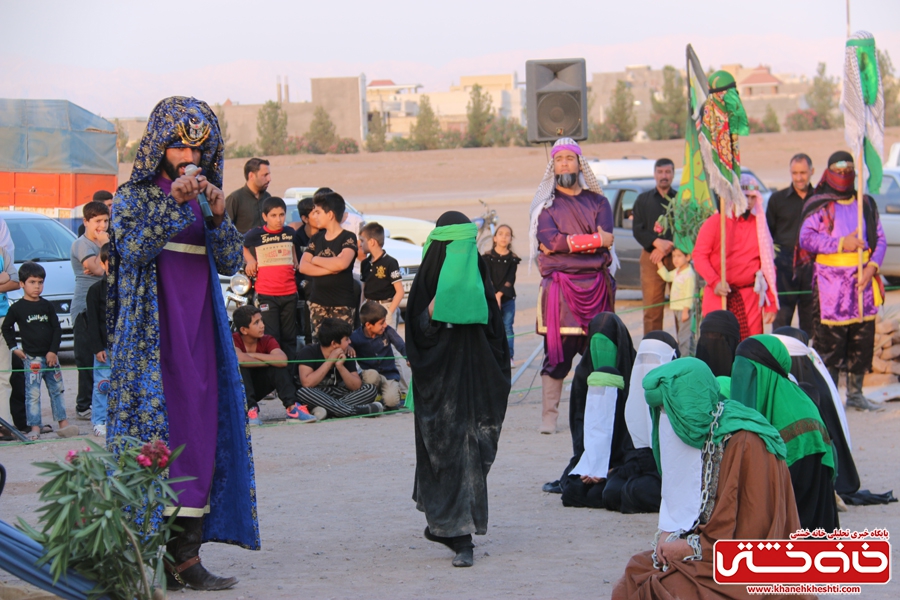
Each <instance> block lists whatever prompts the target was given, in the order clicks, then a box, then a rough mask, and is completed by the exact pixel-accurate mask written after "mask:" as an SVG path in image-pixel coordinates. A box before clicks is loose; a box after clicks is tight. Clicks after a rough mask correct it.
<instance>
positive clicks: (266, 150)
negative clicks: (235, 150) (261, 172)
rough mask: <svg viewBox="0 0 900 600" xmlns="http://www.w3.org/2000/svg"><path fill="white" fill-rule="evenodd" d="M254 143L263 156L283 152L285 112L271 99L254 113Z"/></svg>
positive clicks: (285, 127) (285, 134) (285, 129)
mask: <svg viewBox="0 0 900 600" xmlns="http://www.w3.org/2000/svg"><path fill="white" fill-rule="evenodd" d="M256 135H257V140H256V143H257V145H258V146H259V151H260V153H261V154H262V155H264V156H275V155H278V154H283V153H284V147H285V144H286V142H287V113H286V112H284V109H282V108H281V105H280V104H278V103H277V102H275V101H273V100H269V101H268V102H266V103H265V104H263V106H262V108H260V109H259V112H258V113H257V114H256Z"/></svg>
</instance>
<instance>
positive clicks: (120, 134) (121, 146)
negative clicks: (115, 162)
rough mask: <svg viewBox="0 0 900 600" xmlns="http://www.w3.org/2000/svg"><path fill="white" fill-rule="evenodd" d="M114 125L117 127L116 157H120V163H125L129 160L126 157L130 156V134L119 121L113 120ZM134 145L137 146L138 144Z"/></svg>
mask: <svg viewBox="0 0 900 600" xmlns="http://www.w3.org/2000/svg"><path fill="white" fill-rule="evenodd" d="M113 125H115V126H116V156H117V157H118V159H119V162H120V163H123V162H126V161H127V160H128V159H127V158H126V155H127V154H128V150H127V147H128V132H127V131H126V130H125V126H124V125H122V123H121V122H119V120H118V119H113ZM134 145H135V146H137V144H134ZM132 160H134V159H132Z"/></svg>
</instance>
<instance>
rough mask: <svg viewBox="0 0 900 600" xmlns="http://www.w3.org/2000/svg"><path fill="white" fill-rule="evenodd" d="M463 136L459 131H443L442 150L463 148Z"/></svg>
mask: <svg viewBox="0 0 900 600" xmlns="http://www.w3.org/2000/svg"><path fill="white" fill-rule="evenodd" d="M462 145H463V136H462V133H460V132H459V131H456V130H453V131H443V130H442V131H441V146H440V147H441V150H452V149H454V148H462Z"/></svg>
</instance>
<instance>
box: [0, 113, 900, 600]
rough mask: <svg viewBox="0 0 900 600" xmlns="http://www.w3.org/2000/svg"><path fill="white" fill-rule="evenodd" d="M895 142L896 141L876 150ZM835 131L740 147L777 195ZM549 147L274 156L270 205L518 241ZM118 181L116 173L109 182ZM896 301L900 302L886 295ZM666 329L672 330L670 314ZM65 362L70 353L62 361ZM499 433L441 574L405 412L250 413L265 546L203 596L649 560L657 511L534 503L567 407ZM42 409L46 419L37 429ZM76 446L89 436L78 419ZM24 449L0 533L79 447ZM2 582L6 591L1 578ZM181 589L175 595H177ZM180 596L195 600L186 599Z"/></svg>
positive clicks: (623, 299) (321, 590) (569, 574)
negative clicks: (428, 534)
mask: <svg viewBox="0 0 900 600" xmlns="http://www.w3.org/2000/svg"><path fill="white" fill-rule="evenodd" d="M886 138H887V139H886V143H887V144H888V145H889V144H890V143H892V142H894V141H900V128H897V129H893V130H890V131H889V132H888V135H887V136H886ZM843 146H844V143H843V139H842V133H841V132H839V131H832V132H811V133H803V134H792V135H777V134H768V135H759V136H752V137H750V138H748V140H747V141H746V142H745V143H744V146H743V148H744V153H745V154H744V157H745V158H744V161H745V164H747V165H749V166H752V167H753V168H754V169H755V170H756V171H757V173H758V174H759V175H760V176H761V177H762V178H763V179H764V180H765V181H766V182H767V183H769V184H771V185H775V184H779V185H785V184H786V183H787V181H788V175H787V168H786V165H787V162H788V160H789V158H790V156H791V155H792V154H794V153H795V152H799V151H806V152H808V153H810V154H811V155H812V158H813V161H814V163H815V164H816V165H822V164H823V163H824V161H825V159H826V158H827V156H828V154H830V152H831V151H832V149H837V148H840V147H843ZM682 151H683V150H682V144H681V142H678V141H672V142H657V143H651V144H615V145H602V146H601V145H598V146H588V147H587V149H586V154H589V155H593V156H600V157H607V158H613V157H620V156H622V155H624V154H632V153H637V154H641V155H645V156H647V157H650V158H656V157H659V156H662V155H668V156H671V157H673V158H675V159H676V162H680V161H679V160H678V159H680V157H681V153H682ZM544 152H545V151H544V149H543V148H539V149H533V148H523V149H519V148H510V149H473V150H454V151H434V152H419V153H400V154H388V153H386V154H376V155H366V154H361V155H357V156H341V157H332V156H316V157H311V156H305V155H304V156H293V157H277V158H275V159H274V160H273V174H274V181H273V184H272V189H271V191H272V192H273V193H276V194H277V193H281V192H282V191H283V190H284V189H285V188H287V187H291V186H318V185H329V186H331V187H333V188H335V189H337V190H338V191H340V192H341V193H343V194H345V197H346V198H347V199H348V200H350V201H351V202H354V203H359V205H360V208H362V209H363V210H366V211H370V212H371V211H375V210H377V211H378V212H380V213H391V214H404V215H407V216H414V217H422V218H430V219H435V218H437V216H439V215H440V214H441V213H442V212H443V211H445V210H450V209H456V210H463V211H465V212H467V213H469V214H470V216H476V214H477V212H478V207H477V201H478V199H479V198H483V199H487V200H489V201H490V202H491V204H492V205H496V208H497V209H498V212H499V214H500V218H501V222H508V223H510V224H511V225H512V227H513V229H514V230H515V231H516V233H517V235H518V236H519V240H518V242H519V252H520V253H521V254H525V253H526V250H525V248H526V247H527V245H526V244H525V243H524V240H525V237H526V235H527V220H528V205H529V203H530V200H531V195H532V194H533V193H534V187H535V186H536V185H537V182H538V180H539V179H540V176H541V174H542V173H543V169H544V167H545V166H546V157H545V154H544ZM242 164H243V161H229V162H228V163H227V167H226V185H225V189H226V192H230V191H231V190H233V189H235V188H236V187H238V186H239V185H241V184H242V181H241V180H242V177H241V173H240V168H241V166H242ZM121 175H122V176H123V177H126V176H127V169H125V170H123V172H122V173H121ZM537 281H538V278H537V274H536V272H531V273H529V272H528V270H527V268H526V267H522V268H521V269H520V273H519V283H518V284H517V291H518V293H519V297H518V299H517V303H518V311H517V315H516V331H517V333H525V332H529V331H532V330H533V328H534V327H533V324H534V318H535V310H534V306H535V301H536V296H537ZM888 303H889V304H891V305H900V292H891V293H889V294H888ZM640 304H641V302H640V294H639V293H637V292H623V293H620V295H619V297H618V301H617V304H616V310H617V312H618V313H619V314H620V315H621V316H622V317H623V319H624V320H625V322H626V324H627V325H628V326H629V329H630V331H631V335H632V337H633V339H634V341H635V345H636V344H637V343H638V340H639V339H640V338H641V336H642V331H641V328H642V326H641V312H640V309H639V308H638V307H639V306H640ZM667 325H668V326H669V329H672V330H673V332H674V327H673V324H672V321H671V318H670V317H667ZM539 343H540V338H538V337H536V336H535V335H533V334H525V335H521V336H520V337H517V338H516V356H517V358H519V359H524V358H526V357H527V356H528V355H529V354H530V353H531V350H532V349H534V348H535V347H536V346H537V345H538V344H539ZM62 358H63V361H64V365H68V366H71V365H72V362H73V361H72V357H71V354H64V355H63V357H62ZM65 382H66V386H67V389H68V390H69V391H68V392H67V393H66V398H67V402H66V406H67V410H68V411H70V414H74V390H75V387H76V386H75V377H74V372H73V371H67V372H66V374H65ZM539 383H540V379H539V377H538V373H537V370H536V369H535V368H529V369H526V370H525V371H524V374H523V375H522V377H521V379H519V380H518V381H517V382H516V383H515V384H514V385H513V389H514V391H516V390H522V389H525V388H530V387H532V386H536V385H539ZM509 402H510V403H509V410H508V412H507V417H506V421H505V423H504V428H503V433H502V435H501V437H500V447H499V451H498V454H497V461H496V462H495V464H494V467H493V469H492V471H491V474H490V477H489V479H488V486H489V489H490V496H491V498H490V502H491V521H490V525H489V528H488V533H487V535H486V536H483V537H476V538H475V543H476V549H475V566H474V567H473V568H471V569H454V568H453V567H452V566H451V565H450V560H451V558H452V555H451V553H450V551H449V550H447V549H445V548H444V547H443V546H439V545H437V544H433V543H431V542H428V541H426V540H424V538H423V537H422V530H423V529H424V527H425V519H424V516H423V515H422V514H420V513H419V512H418V511H416V509H415V505H414V503H413V502H412V500H411V498H410V496H411V493H412V480H413V472H414V463H415V451H414V443H413V418H412V415H410V414H400V415H391V416H384V417H379V418H366V419H347V420H342V421H326V422H324V423H319V424H311V425H290V424H286V423H284V422H283V421H281V416H282V410H283V409H282V408H281V403H280V402H278V401H277V400H271V401H267V402H265V403H263V410H262V417H263V419H264V420H265V423H266V424H265V425H264V426H262V427H259V428H255V429H254V430H253V449H254V457H255V460H256V473H257V490H258V495H259V517H260V529H261V534H262V544H263V549H262V551H261V552H249V551H246V550H242V549H239V548H233V547H229V546H224V545H220V544H210V545H207V546H205V547H204V549H203V552H202V555H203V559H204V563H205V564H206V565H207V566H208V567H209V568H210V569H211V570H213V571H214V572H217V573H222V574H228V575H234V576H236V577H238V578H239V579H240V583H239V584H238V586H237V587H236V588H235V589H234V590H231V591H227V592H220V593H216V594H199V595H197V597H198V598H200V597H202V598H211V597H215V598H225V599H251V598H256V599H269V598H301V597H302V598H397V599H405V598H497V597H510V598H520V597H534V598H572V597H583V596H584V597H596V598H608V597H609V596H610V593H611V590H612V586H613V584H614V583H615V581H616V580H617V579H618V578H619V577H620V576H621V575H622V572H623V570H624V566H625V564H626V562H627V560H628V557H630V556H631V555H632V554H634V553H636V552H640V551H643V550H645V549H647V548H649V544H650V541H651V540H652V538H653V534H654V532H655V530H656V519H657V515H655V514H652V515H650V514H648V515H621V514H617V513H612V512H608V511H605V510H590V509H574V508H564V507H563V506H562V504H561V503H560V500H559V496H557V495H551V494H545V493H543V492H541V491H540V487H541V485H542V484H543V483H544V482H546V481H549V480H552V479H556V478H558V477H559V475H560V473H561V472H562V469H563V467H564V466H565V465H566V463H567V462H568V460H569V457H570V455H571V439H570V437H569V432H568V428H567V419H566V418H565V415H567V414H568V403H567V401H565V399H564V401H563V403H562V405H561V407H560V413H561V415H563V417H562V418H561V419H560V431H559V433H557V434H556V435H551V436H547V435H539V434H538V433H537V426H538V424H539V420H540V391H539V390H531V391H527V392H516V393H513V394H512V395H511V396H510V401H509ZM47 404H48V403H47V402H44V405H45V410H44V412H45V418H46V419H47V421H46V422H50V421H49V418H50V415H49V407H48V406H47ZM886 406H887V408H886V410H885V411H883V412H880V413H877V414H865V413H860V412H856V411H850V412H849V413H848V420H849V424H850V428H851V432H852V436H853V442H854V447H853V453H854V458H855V460H856V464H857V468H858V470H859V473H860V478H861V481H862V486H863V488H868V489H871V490H872V491H875V492H884V491H887V490H890V489H896V490H898V491H900V479H898V469H897V466H896V465H897V463H898V461H900V449H898V447H897V436H896V431H897V430H898V428H900V403H898V402H891V403H888V404H887V405H886ZM75 422H76V423H77V424H78V425H79V426H80V427H81V429H82V433H84V434H88V433H89V431H90V425H89V423H87V422H85V421H75ZM43 437H44V439H42V440H41V442H40V443H38V444H33V445H18V444H16V445H5V446H0V462H2V463H3V464H4V465H5V466H6V468H7V470H8V472H9V480H8V482H7V485H6V490H5V491H4V493H3V495H2V497H0V519H3V520H5V521H14V520H15V517H16V516H17V515H21V516H23V517H25V518H26V519H27V520H28V521H29V522H32V523H34V522H35V521H36V516H35V514H34V510H35V509H36V508H37V506H38V503H37V495H36V492H37V489H38V488H39V487H40V485H41V484H42V483H43V482H42V480H41V478H39V477H38V476H37V469H36V468H35V467H33V466H32V464H31V463H32V462H34V461H37V460H47V459H50V458H52V457H58V458H61V457H63V456H64V455H65V453H66V452H67V451H68V450H70V449H78V448H80V447H82V446H83V443H82V442H80V441H79V440H78V439H74V440H57V439H56V436H55V434H49V435H45V436H43ZM841 525H842V527H844V528H846V529H851V530H862V529H865V528H869V529H872V528H876V527H877V528H887V529H888V530H892V531H896V532H900V504H890V505H887V506H870V507H850V509H849V512H847V513H842V514H841ZM0 580H3V581H11V580H12V578H11V577H10V576H9V575H7V574H5V573H0ZM180 594H181V593H175V594H173V597H176V598H178V597H182V596H181V595H180ZM185 594H186V595H195V594H194V593H193V592H185ZM898 596H900V587H898V585H897V584H896V583H891V584H888V585H887V586H883V587H870V588H864V591H863V594H862V597H863V598H879V599H880V598H883V599H888V598H897V597H898Z"/></svg>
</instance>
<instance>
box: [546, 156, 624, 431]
mask: <svg viewBox="0 0 900 600" xmlns="http://www.w3.org/2000/svg"><path fill="white" fill-rule="evenodd" d="M550 156H551V159H550V164H549V165H547V170H546V171H545V172H544V178H543V180H542V181H541V184H540V186H539V187H538V190H537V193H536V194H535V195H534V200H533V201H532V203H531V231H530V235H529V238H530V242H531V259H532V260H534V259H535V258H537V263H538V268H539V269H540V271H541V277H542V279H541V287H540V291H539V294H538V310H537V331H538V333H539V334H541V335H543V336H544V365H543V368H542V369H541V384H542V390H543V409H542V415H541V426H540V429H539V431H540V432H541V433H548V434H549V433H555V432H556V421H557V417H558V416H559V398H560V396H561V394H562V386H563V380H564V379H565V377H566V375H567V374H568V372H569V370H570V369H571V368H572V360H573V359H574V358H575V355H576V354H582V353H583V352H584V349H585V345H586V343H587V333H586V332H587V326H588V324H589V323H590V322H591V319H592V318H594V317H595V316H596V315H598V314H599V313H601V312H603V311H608V312H612V311H613V308H614V305H615V290H616V287H615V286H616V282H615V279H613V277H612V274H611V273H610V269H609V267H610V265H611V264H613V262H614V261H615V254H614V253H613V252H612V250H611V249H612V244H613V234H612V231H613V215H612V209H611V208H610V205H609V201H608V200H607V199H606V198H605V197H604V196H603V195H602V192H601V191H600V186H599V185H598V184H597V179H596V178H595V177H594V173H593V171H592V170H591V168H590V167H589V166H588V164H587V163H586V162H585V160H584V158H583V157H582V156H581V148H580V147H579V146H578V144H577V143H576V142H575V140H573V139H572V138H560V139H559V140H557V141H556V143H555V144H554V145H553V149H552V150H551V151H550Z"/></svg>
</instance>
